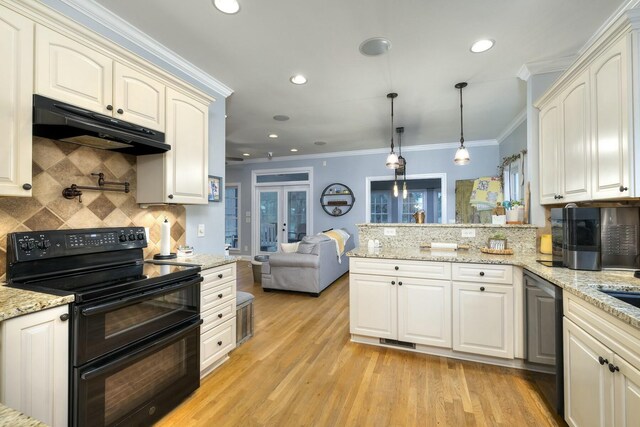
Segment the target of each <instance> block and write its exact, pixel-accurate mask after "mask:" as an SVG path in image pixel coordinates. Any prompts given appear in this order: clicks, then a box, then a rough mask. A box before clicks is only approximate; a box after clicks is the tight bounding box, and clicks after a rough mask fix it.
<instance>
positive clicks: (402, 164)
mask: <svg viewBox="0 0 640 427" xmlns="http://www.w3.org/2000/svg"><path fill="white" fill-rule="evenodd" d="M396 133H397V134H398V164H399V165H400V166H399V167H398V169H396V176H398V175H400V174H402V198H403V199H406V198H407V160H406V159H405V158H404V157H402V134H403V133H404V127H397V128H396Z"/></svg>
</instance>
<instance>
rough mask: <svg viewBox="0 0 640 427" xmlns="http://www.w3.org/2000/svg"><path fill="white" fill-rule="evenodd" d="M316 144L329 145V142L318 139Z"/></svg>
mask: <svg viewBox="0 0 640 427" xmlns="http://www.w3.org/2000/svg"><path fill="white" fill-rule="evenodd" d="M314 144H315V145H327V143H326V142H324V141H316V142H314Z"/></svg>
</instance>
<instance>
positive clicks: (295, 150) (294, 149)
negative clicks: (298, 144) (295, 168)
mask: <svg viewBox="0 0 640 427" xmlns="http://www.w3.org/2000/svg"><path fill="white" fill-rule="evenodd" d="M289 151H291V152H292V153H295V152H297V151H298V149H297V148H292V149H291V150H289Z"/></svg>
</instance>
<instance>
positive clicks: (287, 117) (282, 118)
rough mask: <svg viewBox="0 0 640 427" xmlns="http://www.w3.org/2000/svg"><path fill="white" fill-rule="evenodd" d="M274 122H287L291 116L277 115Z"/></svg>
mask: <svg viewBox="0 0 640 427" xmlns="http://www.w3.org/2000/svg"><path fill="white" fill-rule="evenodd" d="M273 120H277V121H279V122H286V121H287V120H289V116H285V115H284V114H277V115H275V116H273Z"/></svg>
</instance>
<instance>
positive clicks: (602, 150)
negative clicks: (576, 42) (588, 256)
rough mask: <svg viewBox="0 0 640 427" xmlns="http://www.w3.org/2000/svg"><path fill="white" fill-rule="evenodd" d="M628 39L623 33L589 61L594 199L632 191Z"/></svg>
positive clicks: (622, 194) (613, 196) (614, 196)
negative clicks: (610, 45) (622, 35)
mask: <svg viewBox="0 0 640 427" xmlns="http://www.w3.org/2000/svg"><path fill="white" fill-rule="evenodd" d="M629 37H630V36H629ZM629 43H630V41H629V38H628V37H622V38H621V39H620V40H618V42H616V43H615V44H614V45H613V46H612V47H610V48H609V49H608V50H607V51H605V52H604V53H603V54H601V55H600V56H599V57H598V58H596V60H595V61H594V62H593V64H592V65H591V93H592V95H591V108H592V109H591V114H592V120H591V123H592V134H593V137H592V171H591V176H592V197H593V198H594V199H607V198H617V197H627V196H629V195H630V194H631V193H630V192H629V188H631V185H632V183H633V182H632V179H631V176H630V168H629V108H628V105H629V96H631V88H630V87H629V86H628V83H627V82H628V81H629V77H628V73H627V70H628V64H627V61H628V59H627V58H628V51H629V47H628V46H629ZM625 188H626V190H625Z"/></svg>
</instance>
